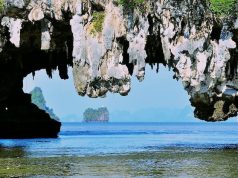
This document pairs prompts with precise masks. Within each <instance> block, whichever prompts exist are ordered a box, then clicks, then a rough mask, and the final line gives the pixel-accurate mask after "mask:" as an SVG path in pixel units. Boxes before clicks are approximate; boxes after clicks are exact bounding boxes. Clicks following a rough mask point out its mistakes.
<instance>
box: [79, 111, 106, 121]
mask: <svg viewBox="0 0 238 178" xmlns="http://www.w3.org/2000/svg"><path fill="white" fill-rule="evenodd" d="M83 121H84V122H108V121H109V112H108V109H107V108H105V107H102V108H98V109H92V108H88V109H86V110H85V112H84V113H83Z"/></svg>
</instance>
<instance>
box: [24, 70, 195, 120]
mask: <svg viewBox="0 0 238 178" xmlns="http://www.w3.org/2000/svg"><path fill="white" fill-rule="evenodd" d="M69 77H70V78H69V79H68V80H62V79H60V77H59V75H58V72H57V71H55V72H54V73H53V78H52V79H49V78H48V76H47V75H46V72H45V71H44V70H41V71H38V72H36V75H35V77H34V80H33V77H32V75H31V74H30V75H28V76H27V77H26V78H25V79H24V91H25V92H27V93H29V92H30V91H31V90H32V89H33V88H34V87H36V86H38V87H40V88H41V89H42V91H43V95H44V97H45V100H46V102H47V106H48V107H50V108H53V110H54V113H55V114H56V115H57V116H58V117H59V118H60V119H61V121H62V122H81V121H82V119H83V112H84V111H85V109H87V108H95V109H96V108H99V107H107V108H108V110H109V113H110V121H111V122H198V121H199V120H198V119H195V118H194V117H193V108H192V107H191V106H190V103H189V96H188V95H187V92H186V91H185V90H184V89H183V86H182V83H181V81H177V80H174V79H173V72H172V71H169V70H168V69H167V68H165V67H163V66H160V71H159V73H156V71H155V70H151V68H150V67H149V66H148V67H147V68H146V75H145V80H144V81H142V82H139V81H138V80H137V79H136V77H133V78H132V89H131V92H130V93H129V95H128V96H120V95H119V94H112V93H108V94H107V97H106V98H96V99H95V98H93V99H92V98H89V97H87V96H85V97H82V96H79V95H78V94H77V92H76V90H75V88H74V83H73V76H72V69H71V68H70V70H69Z"/></svg>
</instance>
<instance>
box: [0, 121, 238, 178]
mask: <svg viewBox="0 0 238 178" xmlns="http://www.w3.org/2000/svg"><path fill="white" fill-rule="evenodd" d="M237 168H238V123H101V124H100V123H91V124H90V123H64V124H63V127H62V131H61V133H60V135H59V138H58V139H28V140H27V139H23V140H17V139H16V140H0V177H7V176H9V177H10V176H20V177H22V176H23V177H25V176H29V177H32V176H37V177H38V176H41V177H50V176H51V177H60V176H63V177H238V169H237Z"/></svg>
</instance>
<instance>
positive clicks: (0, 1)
mask: <svg viewBox="0 0 238 178" xmlns="http://www.w3.org/2000/svg"><path fill="white" fill-rule="evenodd" d="M3 10H4V0H0V14H1V13H2V12H3Z"/></svg>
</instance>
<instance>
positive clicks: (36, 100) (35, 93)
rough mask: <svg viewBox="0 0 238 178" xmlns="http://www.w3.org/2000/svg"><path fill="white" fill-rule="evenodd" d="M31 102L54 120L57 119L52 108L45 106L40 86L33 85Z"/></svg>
mask: <svg viewBox="0 0 238 178" xmlns="http://www.w3.org/2000/svg"><path fill="white" fill-rule="evenodd" d="M30 94H31V102H32V103H33V104H35V105H36V106H37V107H38V108H39V109H41V110H44V111H45V112H46V113H48V114H49V115H50V117H51V118H52V119H54V120H57V121H59V118H58V117H57V116H56V115H55V114H54V112H53V109H51V108H49V107H47V106H46V101H45V98H44V95H43V92H42V90H41V88H40V87H35V88H34V89H33V90H32V91H31V92H30Z"/></svg>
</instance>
